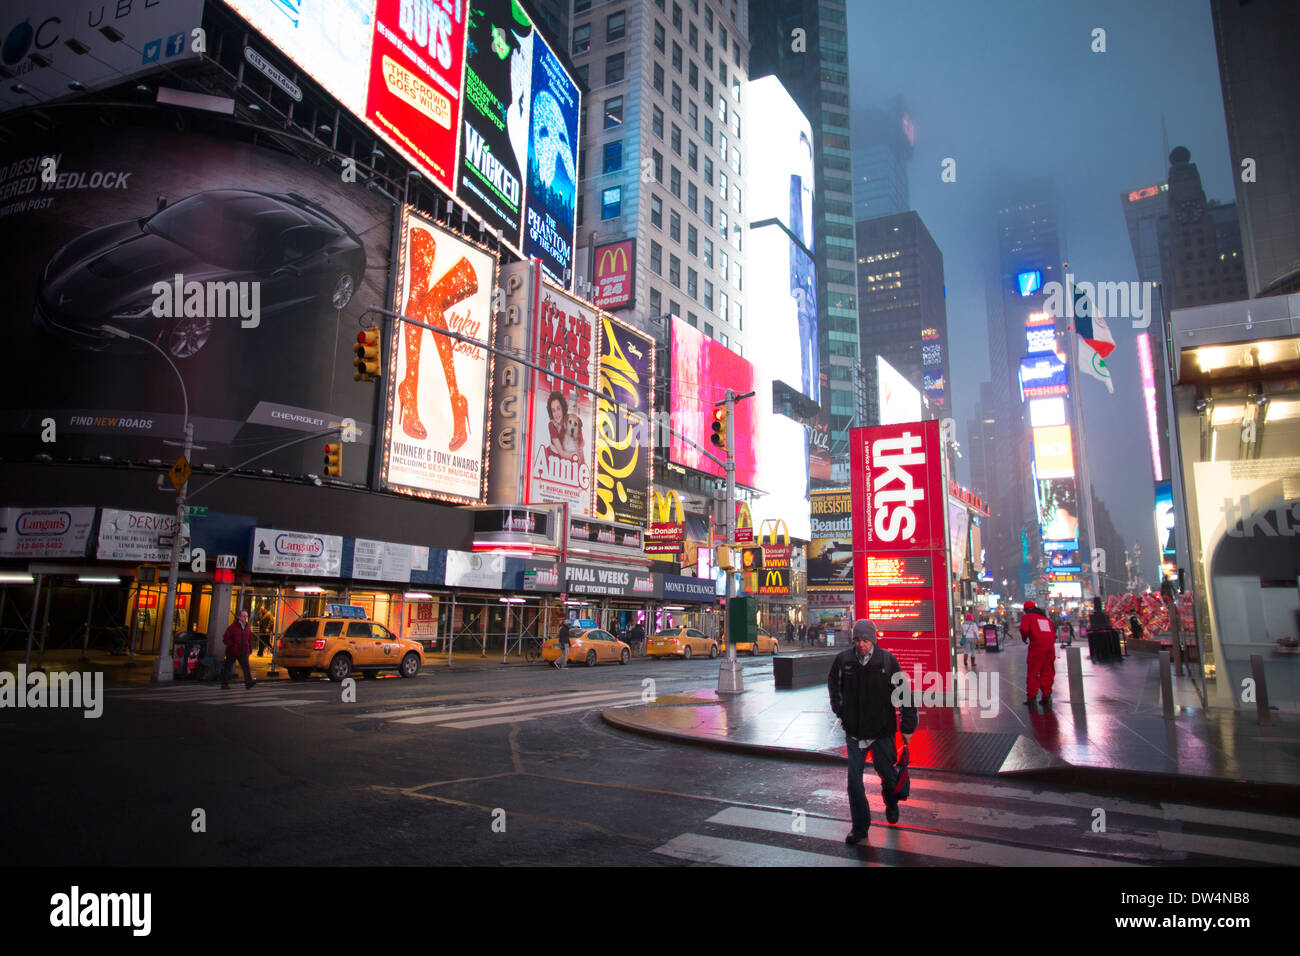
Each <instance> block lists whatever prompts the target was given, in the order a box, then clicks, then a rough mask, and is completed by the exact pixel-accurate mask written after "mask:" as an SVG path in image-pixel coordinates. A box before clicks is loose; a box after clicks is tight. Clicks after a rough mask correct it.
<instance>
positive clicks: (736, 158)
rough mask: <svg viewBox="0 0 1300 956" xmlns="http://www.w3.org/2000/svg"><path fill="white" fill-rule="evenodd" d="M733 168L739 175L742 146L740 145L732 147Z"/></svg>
mask: <svg viewBox="0 0 1300 956" xmlns="http://www.w3.org/2000/svg"><path fill="white" fill-rule="evenodd" d="M731 168H732V169H734V170H735V171H736V175H737V176H739V175H740V147H738V146H733V147H731Z"/></svg>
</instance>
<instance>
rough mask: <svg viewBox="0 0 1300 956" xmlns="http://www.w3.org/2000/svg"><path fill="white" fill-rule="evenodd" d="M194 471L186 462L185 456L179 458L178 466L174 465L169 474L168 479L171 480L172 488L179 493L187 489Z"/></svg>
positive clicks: (177, 460)
mask: <svg viewBox="0 0 1300 956" xmlns="http://www.w3.org/2000/svg"><path fill="white" fill-rule="evenodd" d="M193 470H194V469H192V468H191V467H190V463H189V462H188V461H186V460H185V456H184V455H181V456H180V457H179V458H177V459H176V464H174V465H172V466H171V469H170V470H169V471H168V472H167V477H168V478H169V479H170V480H171V483H172V487H173V488H175V489H176V490H177V491H180V490H181V489H182V488H183V487H185V482H187V481H189V480H190V473H191V472H192V471H193Z"/></svg>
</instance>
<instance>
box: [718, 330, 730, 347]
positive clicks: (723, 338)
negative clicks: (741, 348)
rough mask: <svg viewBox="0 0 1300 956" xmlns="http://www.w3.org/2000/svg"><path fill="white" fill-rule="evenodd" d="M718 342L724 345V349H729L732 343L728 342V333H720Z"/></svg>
mask: <svg viewBox="0 0 1300 956" xmlns="http://www.w3.org/2000/svg"><path fill="white" fill-rule="evenodd" d="M718 341H719V342H721V343H722V347H723V348H724V349H725V348H727V347H728V345H729V344H730V343H728V341H727V333H726V332H719V333H718Z"/></svg>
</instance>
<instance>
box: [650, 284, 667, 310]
mask: <svg viewBox="0 0 1300 956" xmlns="http://www.w3.org/2000/svg"><path fill="white" fill-rule="evenodd" d="M663 307H664V298H663V296H662V295H660V294H659V290H658V289H651V290H650V314H651V315H663V314H664V313H663Z"/></svg>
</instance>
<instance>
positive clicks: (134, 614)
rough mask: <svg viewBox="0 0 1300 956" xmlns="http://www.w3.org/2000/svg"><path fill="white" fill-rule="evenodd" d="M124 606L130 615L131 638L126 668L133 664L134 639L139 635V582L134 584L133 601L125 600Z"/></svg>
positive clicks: (127, 647) (128, 645) (127, 648)
mask: <svg viewBox="0 0 1300 956" xmlns="http://www.w3.org/2000/svg"><path fill="white" fill-rule="evenodd" d="M126 606H127V607H128V608H129V609H130V610H129V612H128V613H130V615H131V638H130V641H129V642H128V644H127V646H126V666H127V667H131V666H132V665H133V664H135V639H136V637H137V636H139V633H140V581H139V579H138V578H137V579H136V582H135V600H131V599H130V598H128V599H127V603H126Z"/></svg>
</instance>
